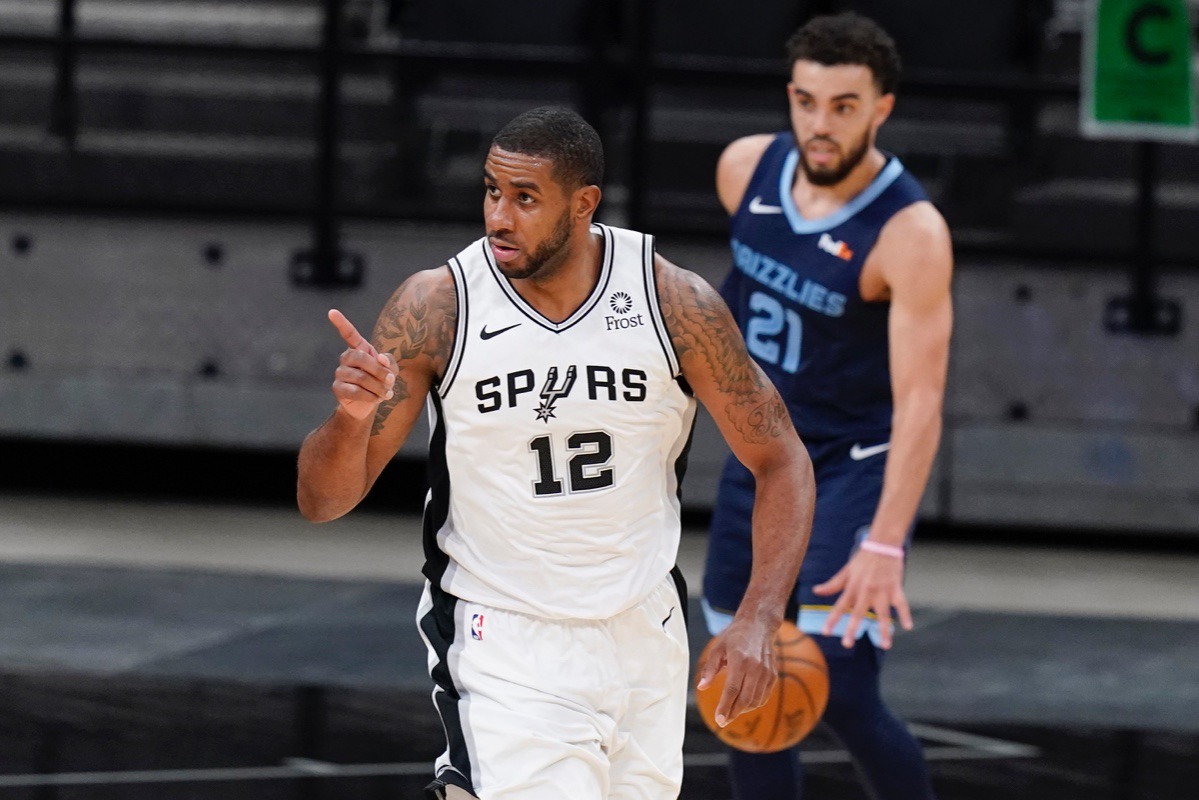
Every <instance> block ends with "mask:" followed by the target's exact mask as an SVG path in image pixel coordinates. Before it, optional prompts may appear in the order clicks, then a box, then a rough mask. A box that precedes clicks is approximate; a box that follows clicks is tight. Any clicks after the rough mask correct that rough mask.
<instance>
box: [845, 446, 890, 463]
mask: <svg viewBox="0 0 1199 800" xmlns="http://www.w3.org/2000/svg"><path fill="white" fill-rule="evenodd" d="M890 449H891V443H890V442H883V443H882V444H876V445H872V446H870V447H862V445H860V444H857V443H855V444H854V446H853V447H851V448H849V457H850V458H852V459H853V460H854V461H861V460H862V459H863V458H870V457H871V456H877V455H878V454H879V453H885V452H886V451H888V450H890Z"/></svg>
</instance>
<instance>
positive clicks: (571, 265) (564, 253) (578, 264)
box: [511, 223, 604, 322]
mask: <svg viewBox="0 0 1199 800" xmlns="http://www.w3.org/2000/svg"><path fill="white" fill-rule="evenodd" d="M603 258H604V242H603V238H602V236H600V235H599V234H594V233H592V232H591V225H590V224H589V223H588V224H587V225H580V226H579V227H578V228H576V230H574V231H573V232H572V233H571V236H570V239H568V240H567V242H566V246H565V247H563V248H562V250H561V252H560V253H559V255H558V258H555V259H553V260H551V261H550V262H548V263H546V265H545V267H544V268H543V269H542V270H541V271H539V272H538V273H537V274H536V275H534V276H532V277H530V278H517V279H512V281H511V282H512V286H513V288H515V289H516V291H517V293H519V294H520V296H521V297H523V298H524V300H525V302H526V303H528V304H529V305H531V306H532V307H533V308H535V309H537V311H538V312H539V313H540V314H541V315H542V316H544V317H545V318H546V319H548V320H551V321H553V322H562V321H564V320H565V319H566V318H568V317H569V316H570V315H571V314H573V313H574V312H575V311H577V310H578V309H579V307H580V306H581V305H583V302H584V301H585V300H586V299H587V298H588V297H590V296H591V293H592V292H593V291H595V284H596V281H598V280H599V274H600V264H601V262H602V261H603Z"/></svg>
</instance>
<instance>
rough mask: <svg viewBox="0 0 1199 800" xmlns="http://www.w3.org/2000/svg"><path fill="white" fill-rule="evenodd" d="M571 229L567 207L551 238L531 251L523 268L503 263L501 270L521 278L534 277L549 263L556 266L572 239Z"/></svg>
mask: <svg viewBox="0 0 1199 800" xmlns="http://www.w3.org/2000/svg"><path fill="white" fill-rule="evenodd" d="M570 230H571V224H570V209H567V210H566V211H563V212H562V216H561V217H559V218H558V221H557V222H556V223H555V224H554V230H553V231H552V232H551V233H550V236H549V238H548V239H546V240H545V241H544V242H542V243H541V244H540V245H539V246H538V247H537V248H536V249H534V250H533V252H531V253H529V256H528V259H527V261H526V262H525V266H524V268H523V269H506V268H505V267H506V265H503V264H501V265H500V271H501V272H503V273H504V275H505V276H507V277H508V278H515V279H518V280H519V279H524V278H532V277H533V276H535V275H537V274H538V273H540V272H542V271H544V270H545V267H546V266H547V265H549V266H551V267H553V266H556V265H557V262H559V261H561V260H562V257H563V255H564V254H565V250H566V243H567V242H569V241H570ZM550 271H551V272H552V271H553V270H550Z"/></svg>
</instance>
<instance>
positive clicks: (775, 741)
mask: <svg viewBox="0 0 1199 800" xmlns="http://www.w3.org/2000/svg"><path fill="white" fill-rule="evenodd" d="M711 649H712V642H708V646H707V647H705V648H704V652H703V655H702V656H700V661H701V663H702V661H703V659H705V658H706V657H707V655H708V651H709V650H711ZM774 665H775V668H776V669H777V670H778V676H779V679H778V680H777V681H776V682H775V684H774V689H773V690H772V691H771V693H770V697H769V698H768V699H767V700H766V704H765V705H763V706H762V707H761V708H756V709H754V710H753V711H747V712H745V713H744V714H742V715H741V716H739V717H737V718H736V719H734V720H733V721H732V722H730V723H729V724H728V725H727V726H725V727H723V728H722V727H720V726H719V725H717V724H716V704H717V703H719V702H720V693H721V692H723V691H724V680H725V670H723V669H721V670H720V672H718V673H716V679H715V680H713V681H712V683H711V684H710V685H709V686H708V687H707V688H706V689H697V690H696V692H695V704H696V706H698V707H699V714H700V716H701V717H703V720H704V724H705V725H707V726H708V728H709V729H710V730H711V731H712V733H714V734H716V737H717V738H718V739H720V740H721V741H722V742H724V743H725V744H727V745H729V746H730V747H735V748H737V749H738V750H744V751H745V752H747V753H776V752H778V751H779V750H786V749H787V748H788V747H791V746H793V745H795V744H797V743H799V742H800V741H801V740H802V739H803V738H804V737H805V736H807V735H808V734H809V733H811V731H812V729H813V728H815V727H816V723H817V722H819V721H820V715H821V714H823V713H824V707H825V705H826V704H827V703H828V665H827V664H825V663H824V654H823V653H821V652H820V647H819V646H817V644H816V642H815V641H813V640H812V638H811V637H810V636H807V635H806V634H804V633H803V632H802V631H800V629H799V628H797V627H795V625H793V624H792V623H790V622H787V621H785V620H784V622H783V624H782V625H781V626H780V627H779V630H778V633H776V634H775V635H774Z"/></svg>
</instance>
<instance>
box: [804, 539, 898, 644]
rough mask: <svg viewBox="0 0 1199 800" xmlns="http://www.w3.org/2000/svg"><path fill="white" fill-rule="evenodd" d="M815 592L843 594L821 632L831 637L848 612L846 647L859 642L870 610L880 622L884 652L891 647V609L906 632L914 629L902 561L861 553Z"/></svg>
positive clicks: (842, 638)
mask: <svg viewBox="0 0 1199 800" xmlns="http://www.w3.org/2000/svg"><path fill="white" fill-rule="evenodd" d="M812 591H813V592H815V593H816V594H818V595H820V596H822V597H828V596H831V595H834V594H837V593H838V592H840V593H841V596H840V597H838V598H837V602H836V603H834V604H833V608H832V611H830V612H829V615H828V620H827V621H826V622H825V623H824V630H823V631H821V633H823V634H824V635H825V636H832V635H833V631H834V630H836V627H837V623H838V622H840V621H841V617H843V616H845V613H846V612H847V611H848V612H849V624H847V625H846V626H845V634H844V635H843V636H842V637H841V645H842V646H843V647H846V648H852V647H853V646H854V644H855V643H856V642H857V640H858V628H860V627H861V625H862V620H864V619H865V618H866V614H868V613H869V612H870V611H874V615H875V617H877V619H878V630H879V638H880V640H881V644H882V647H883V649H884V650H887V649H890V647H891V641H892V639H891V635H892V632H893V631H894V625H893V624H892V621H891V609H892V608H894V609H895V612H896V614H898V616H899V624H900V625H902V626H903V629H904V630H905V631H910V630H911V629H912V610H911V609H910V608H909V607H908V598H907V595H905V594H904V593H903V560H902V559H899V558H894V557H892V556H886V555H880V554H878V553H869V552H866V551H864V550H859V551H858V552H856V553H854V555H853V557H852V558H851V559H849V563H848V564H846V565H845V566H844V567H842V568H841V571H840V572H838V573H837V574H836V575H834V576H833V577H832V578H830V579H829V580H827V581H825V582H824V583H822V584H820V585H819V586H815V587H813V588H812Z"/></svg>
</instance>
